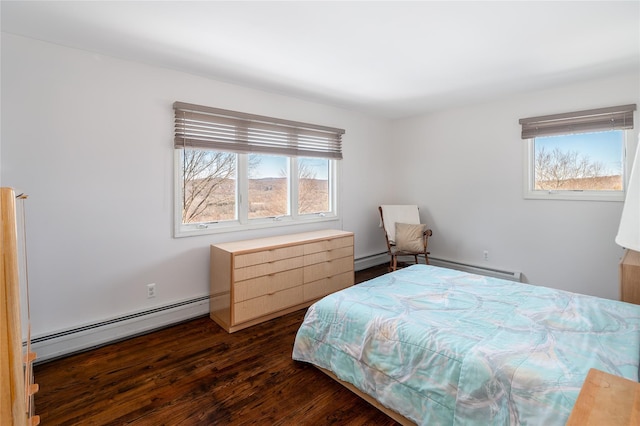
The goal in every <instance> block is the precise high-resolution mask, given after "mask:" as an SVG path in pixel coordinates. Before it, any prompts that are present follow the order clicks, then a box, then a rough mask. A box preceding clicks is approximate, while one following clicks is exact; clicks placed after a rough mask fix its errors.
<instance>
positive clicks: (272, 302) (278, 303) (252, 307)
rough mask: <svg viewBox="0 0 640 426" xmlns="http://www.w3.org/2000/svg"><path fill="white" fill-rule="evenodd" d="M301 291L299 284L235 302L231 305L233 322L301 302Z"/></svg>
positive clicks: (236, 322) (247, 319) (257, 316)
mask: <svg viewBox="0 0 640 426" xmlns="http://www.w3.org/2000/svg"><path fill="white" fill-rule="evenodd" d="M302 292H303V290H302V286H301V285H299V286H297V287H293V288H288V289H286V290H282V291H278V292H275V293H273V294H265V295H264V296H260V297H254V298H253V299H249V300H245V301H243V302H239V303H235V304H234V305H233V323H234V324H239V323H242V322H245V321H249V320H252V319H254V318H259V317H261V316H264V315H267V314H270V313H273V312H276V311H279V310H281V309H286V308H288V307H290V306H295V305H298V304H300V303H302V302H303V296H302Z"/></svg>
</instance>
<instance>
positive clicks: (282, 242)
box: [210, 230, 354, 333]
mask: <svg viewBox="0 0 640 426" xmlns="http://www.w3.org/2000/svg"><path fill="white" fill-rule="evenodd" d="M353 238H354V237H353V233H352V232H346V231H338V230H322V231H314V232H305V233H301V234H292V235H282V236H279V237H270V238H260V239H254V240H244V241H234V242H230V243H223V244H216V245H212V246H211V301H210V317H211V319H212V320H214V321H215V322H217V323H218V324H220V326H221V327H222V328H224V329H225V330H227V331H228V332H229V333H232V332H234V331H238V330H241V329H243V328H246V327H250V326H252V325H255V324H259V323H261V322H264V321H267V320H270V319H273V318H276V317H278V316H281V315H284V314H287V313H289V312H293V311H296V310H298V309H302V308H305V307H307V306H309V305H311V304H312V303H313V302H315V301H316V300H318V299H320V298H322V297H324V296H326V295H327V294H330V293H333V292H335V291H338V290H341V289H343V288H346V287H349V286H352V285H353V283H354V270H353V265H354V263H353Z"/></svg>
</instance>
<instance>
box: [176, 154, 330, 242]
mask: <svg viewBox="0 0 640 426" xmlns="http://www.w3.org/2000/svg"><path fill="white" fill-rule="evenodd" d="M181 152H182V150H180V149H174V183H175V185H174V197H173V198H174V237H175V238H182V237H191V236H199V235H210V234H218V233H224V232H239V231H249V230H253V229H264V228H277V227H283V226H292V225H303V224H314V223H322V222H332V221H339V220H340V218H341V216H340V192H339V188H340V185H339V182H340V179H341V165H342V162H341V161H340V160H337V159H331V158H329V159H327V160H328V161H329V175H328V177H327V178H328V180H329V183H328V184H329V197H330V198H329V204H330V211H328V212H321V213H316V214H299V213H298V204H297V203H298V193H297V191H298V167H297V158H296V157H292V156H289V157H288V158H289V162H290V170H291V185H290V188H289V191H291V193H290V194H289V195H290V196H289V200H290V203H291V205H290V206H289V207H290V209H291V210H290V211H291V214H290V215H288V216H280V217H272V218H256V219H249V218H248V209H249V207H248V202H247V201H248V193H249V173H248V167H247V163H248V155H249V153H237V155H238V165H237V167H238V172H237V175H238V182H237V186H238V196H237V200H236V202H237V203H238V207H237V209H238V219H237V220H229V221H223V222H213V223H212V222H209V223H203V222H200V223H193V224H184V223H182V208H183V205H182V197H183V193H182V191H183V189H182V180H183V173H184V170H183V164H182V155H181Z"/></svg>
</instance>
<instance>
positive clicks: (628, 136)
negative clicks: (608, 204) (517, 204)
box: [522, 130, 635, 202]
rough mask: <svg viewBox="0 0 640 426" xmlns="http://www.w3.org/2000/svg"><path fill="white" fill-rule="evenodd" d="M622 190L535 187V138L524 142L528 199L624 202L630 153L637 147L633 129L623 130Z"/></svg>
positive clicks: (525, 194) (524, 190)
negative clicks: (547, 188) (556, 189)
mask: <svg viewBox="0 0 640 426" xmlns="http://www.w3.org/2000/svg"><path fill="white" fill-rule="evenodd" d="M622 134H623V142H622V143H623V147H622V157H623V158H622V190H621V191H588V190H586V191H585V190H558V191H553V190H543V189H534V188H535V138H529V139H526V143H525V144H524V155H523V158H524V166H523V168H522V169H523V171H524V174H523V194H524V199H527V200H569V201H619V202H620V201H622V202H624V199H625V195H626V192H627V183H628V180H629V170H631V166H632V164H630V158H632V157H633V156H630V155H629V153H633V152H634V151H635V148H634V147H633V146H631V145H633V141H634V140H635V138H634V137H633V130H622Z"/></svg>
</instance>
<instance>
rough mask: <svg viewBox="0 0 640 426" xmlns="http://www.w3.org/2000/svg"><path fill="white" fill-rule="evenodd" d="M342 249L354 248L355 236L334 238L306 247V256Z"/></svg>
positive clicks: (309, 244)
mask: <svg viewBox="0 0 640 426" xmlns="http://www.w3.org/2000/svg"><path fill="white" fill-rule="evenodd" d="M341 247H353V236H348V237H340V238H332V239H330V240H323V241H316V242H313V243H308V244H305V245H304V254H311V253H318V252H321V251H329V250H335V249H338V248H341Z"/></svg>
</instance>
